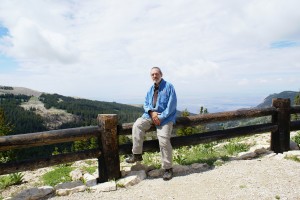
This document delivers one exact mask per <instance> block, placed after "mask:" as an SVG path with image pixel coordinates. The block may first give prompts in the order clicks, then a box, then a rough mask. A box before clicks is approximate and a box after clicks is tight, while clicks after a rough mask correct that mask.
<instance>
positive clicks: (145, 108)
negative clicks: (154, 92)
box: [144, 90, 152, 113]
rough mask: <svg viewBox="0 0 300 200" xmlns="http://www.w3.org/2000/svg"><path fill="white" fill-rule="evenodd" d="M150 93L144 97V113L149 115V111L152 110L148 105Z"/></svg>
mask: <svg viewBox="0 0 300 200" xmlns="http://www.w3.org/2000/svg"><path fill="white" fill-rule="evenodd" d="M150 91H151V90H149V92H147V95H146V97H145V101H144V111H145V113H149V111H150V110H152V106H151V104H150V101H151V95H150Z"/></svg>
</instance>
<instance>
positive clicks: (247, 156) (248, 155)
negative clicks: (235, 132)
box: [237, 151, 256, 160]
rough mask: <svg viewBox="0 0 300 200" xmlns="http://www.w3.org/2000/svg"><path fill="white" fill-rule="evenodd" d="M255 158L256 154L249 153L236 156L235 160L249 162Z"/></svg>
mask: <svg viewBox="0 0 300 200" xmlns="http://www.w3.org/2000/svg"><path fill="white" fill-rule="evenodd" d="M255 156H256V153H254V152H250V151H248V152H241V153H239V154H238V156H237V159H238V160H249V159H252V158H255Z"/></svg>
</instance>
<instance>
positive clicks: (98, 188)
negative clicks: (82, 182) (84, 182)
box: [90, 181, 117, 193]
mask: <svg viewBox="0 0 300 200" xmlns="http://www.w3.org/2000/svg"><path fill="white" fill-rule="evenodd" d="M90 189H91V191H93V192H96V193H100V192H110V191H115V190H117V184H116V182H114V181H109V182H105V183H101V184H98V185H95V186H92V187H90Z"/></svg>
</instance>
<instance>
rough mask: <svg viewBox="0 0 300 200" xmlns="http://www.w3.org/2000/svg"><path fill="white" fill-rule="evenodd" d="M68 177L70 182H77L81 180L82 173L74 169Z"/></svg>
mask: <svg viewBox="0 0 300 200" xmlns="http://www.w3.org/2000/svg"><path fill="white" fill-rule="evenodd" d="M70 177H71V178H72V181H78V180H80V179H82V178H83V177H82V172H81V170H80V169H76V170H74V171H71V172H70Z"/></svg>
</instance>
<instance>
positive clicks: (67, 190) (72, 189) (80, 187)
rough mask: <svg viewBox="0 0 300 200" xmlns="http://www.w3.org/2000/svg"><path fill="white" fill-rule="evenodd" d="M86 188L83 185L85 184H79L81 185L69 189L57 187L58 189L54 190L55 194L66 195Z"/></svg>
mask: <svg viewBox="0 0 300 200" xmlns="http://www.w3.org/2000/svg"><path fill="white" fill-rule="evenodd" d="M86 189H87V186H85V185H81V186H78V187H74V188H69V189H59V190H56V195H58V196H67V195H70V194H74V193H77V192H84V191H85V190H86Z"/></svg>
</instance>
